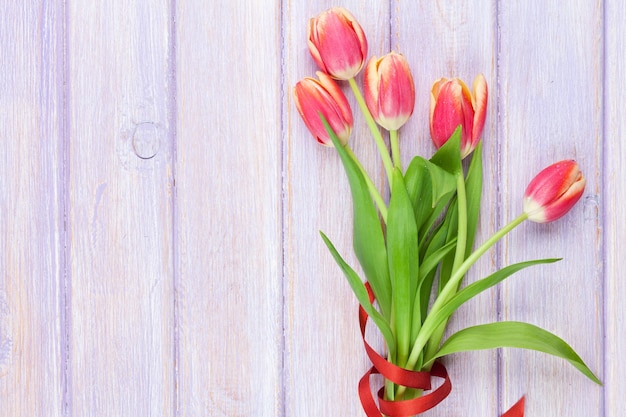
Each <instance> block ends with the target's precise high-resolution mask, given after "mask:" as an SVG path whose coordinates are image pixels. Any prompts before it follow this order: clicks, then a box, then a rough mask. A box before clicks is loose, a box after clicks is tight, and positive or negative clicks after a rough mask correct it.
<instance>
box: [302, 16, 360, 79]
mask: <svg viewBox="0 0 626 417" xmlns="http://www.w3.org/2000/svg"><path fill="white" fill-rule="evenodd" d="M307 32H308V34H307V38H308V44H309V51H310V52H311V55H312V56H313V59H314V60H315V62H316V63H317V65H318V66H319V67H320V69H322V71H324V72H326V73H327V74H329V75H330V76H331V77H333V78H335V79H337V80H349V79H350V78H354V76H355V75H357V74H358V73H359V71H361V68H363V64H364V63H365V58H366V57H367V39H365V33H364V32H363V29H362V28H361V25H359V22H357V21H356V19H355V18H354V17H353V16H352V14H350V12H349V11H347V10H346V9H344V8H343V7H333V8H332V9H328V10H327V11H325V12H322V13H320V14H319V15H318V16H317V17H314V18H312V19H310V20H309V24H308V27H307Z"/></svg>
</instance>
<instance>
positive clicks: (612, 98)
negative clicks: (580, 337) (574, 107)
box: [599, 0, 626, 417]
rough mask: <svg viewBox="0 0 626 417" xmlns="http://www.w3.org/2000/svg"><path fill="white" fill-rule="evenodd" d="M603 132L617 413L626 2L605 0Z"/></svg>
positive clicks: (608, 395)
mask: <svg viewBox="0 0 626 417" xmlns="http://www.w3.org/2000/svg"><path fill="white" fill-rule="evenodd" d="M605 7H606V8H605V33H606V36H607V38H606V47H605V56H604V68H605V77H606V78H605V79H604V82H603V85H604V98H605V101H604V104H605V108H604V137H603V142H602V145H603V146H602V165H601V169H600V170H599V175H600V178H599V179H600V181H602V188H601V192H602V198H601V200H600V201H601V203H602V204H601V206H600V210H599V212H600V214H601V216H602V239H603V241H602V243H603V255H604V256H603V258H602V259H601V260H602V261H604V262H603V264H601V267H602V268H603V269H602V272H603V277H602V278H603V281H602V282H601V284H603V289H604V304H603V305H602V306H601V308H602V309H603V310H604V332H605V335H606V339H605V346H604V357H603V358H602V360H603V361H604V380H603V382H604V385H605V402H604V415H606V416H611V417H613V416H619V415H621V414H622V413H623V410H626V396H624V392H626V378H624V373H625V372H626V365H625V364H624V357H626V340H625V338H624V335H625V334H626V321H625V318H626V303H624V300H625V299H626V281H625V280H624V258H625V257H624V255H625V254H626V210H625V207H626V186H625V185H624V184H626V181H624V178H626V164H624V161H626V146H625V145H624V137H625V136H626V118H624V103H625V102H626V93H625V91H626V82H625V81H624V74H626V61H625V60H624V57H625V56H626V28H625V27H624V24H623V22H625V21H626V5H624V3H623V2H621V1H617V0H616V1H608V2H606V6H605Z"/></svg>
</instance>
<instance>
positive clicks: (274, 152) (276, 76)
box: [176, 0, 283, 417]
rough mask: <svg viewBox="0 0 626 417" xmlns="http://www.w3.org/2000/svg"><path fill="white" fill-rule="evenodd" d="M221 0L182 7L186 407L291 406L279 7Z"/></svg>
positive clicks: (231, 412)
mask: <svg viewBox="0 0 626 417" xmlns="http://www.w3.org/2000/svg"><path fill="white" fill-rule="evenodd" d="M222 3H223V2H206V1H202V0H196V1H185V2H177V8H176V59H177V64H176V70H177V92H178V94H177V97H178V100H177V109H176V115H177V152H176V155H177V158H176V190H177V205H176V246H177V263H176V268H177V276H178V278H177V287H176V293H177V304H176V305H177V311H178V322H177V326H178V329H179V346H180V348H179V355H178V360H179V362H178V372H179V381H178V387H177V395H178V410H179V414H180V415H181V416H192V415H193V416H251V415H255V416H268V417H269V416H276V415H280V414H281V410H282V384H281V375H282V373H281V367H282V344H283V331H282V323H283V317H282V281H281V274H282V242H281V236H282V235H281V230H282V226H281V219H282V217H281V193H282V190H281V159H280V151H281V146H282V145H281V114H280V109H281V107H280V103H281V100H282V98H281V85H280V65H281V64H280V55H281V50H280V45H281V43H280V42H281V32H280V24H279V23H278V22H280V7H279V2H277V1H257V2H253V3H250V2H229V3H228V7H226V3H223V4H222ZM226 28H227V29H226Z"/></svg>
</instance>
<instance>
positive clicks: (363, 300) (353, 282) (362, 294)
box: [320, 232, 396, 354]
mask: <svg viewBox="0 0 626 417" xmlns="http://www.w3.org/2000/svg"><path fill="white" fill-rule="evenodd" d="M320 235H322V239H323V240H324V243H326V246H327V247H328V250H329V251H330V253H331V254H332V255H333V258H335V261H336V262H337V265H339V267H340V268H341V270H342V271H343V273H344V275H345V276H346V278H347V280H348V284H350V287H351V288H352V292H354V295H355V296H356V298H357V300H358V301H359V304H361V306H362V307H363V309H364V310H365V312H366V313H367V315H368V316H370V317H371V319H372V320H373V321H374V323H375V324H376V326H378V329H379V330H380V332H381V333H382V335H383V338H384V339H385V342H386V343H387V347H388V348H389V353H390V354H392V353H395V351H396V343H395V339H394V337H393V333H392V331H391V327H389V323H387V321H386V320H385V318H384V317H383V316H382V315H381V314H380V313H379V312H378V310H376V309H375V308H374V306H373V305H372V303H371V302H370V299H369V295H368V293H367V289H366V288H365V284H363V282H362V281H361V278H360V277H359V275H358V274H357V273H356V272H355V271H354V269H352V267H350V265H348V264H347V263H346V261H344V260H343V258H342V257H341V255H340V254H339V252H337V249H335V246H334V245H333V244H332V242H331V241H330V239H328V237H326V235H325V234H324V233H323V232H320Z"/></svg>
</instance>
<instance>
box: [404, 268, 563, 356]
mask: <svg viewBox="0 0 626 417" xmlns="http://www.w3.org/2000/svg"><path fill="white" fill-rule="evenodd" d="M557 261H559V259H537V260H534V261H526V262H519V263H516V264H513V265H509V266H507V267H504V268H502V269H500V270H499V271H496V272H494V273H493V274H491V275H489V276H488V277H486V278H483V279H481V280H478V281H476V282H473V283H472V284H470V285H468V286H467V287H465V288H463V289H461V290H460V291H459V292H457V293H456V294H455V295H454V296H453V297H452V298H451V299H450V300H449V301H448V302H447V303H445V304H444V305H443V306H441V308H440V309H439V310H437V311H431V312H430V314H428V317H426V320H425V321H424V325H423V326H422V330H421V331H420V334H419V335H418V338H419V339H420V340H419V341H416V343H417V342H423V343H425V342H426V341H427V340H428V339H429V338H430V336H431V335H432V334H433V332H434V331H435V330H436V329H437V328H438V327H439V326H440V325H441V324H442V323H444V321H446V320H447V319H448V318H449V317H450V316H451V315H452V314H453V313H454V312H455V311H456V310H457V309H458V308H459V307H460V306H461V305H462V304H463V303H465V302H466V301H468V300H470V299H471V298H473V297H475V296H476V295H478V294H480V293H481V292H483V291H485V290H487V289H489V288H491V287H493V286H494V285H496V284H498V283H500V282H502V281H504V280H505V279H506V278H508V277H510V276H511V275H513V274H514V273H516V272H518V271H520V270H522V269H524V268H528V267H529V266H533V265H538V264H549V263H553V262H557ZM432 359H433V358H426V360H428V361H430V360H432Z"/></svg>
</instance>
